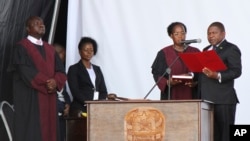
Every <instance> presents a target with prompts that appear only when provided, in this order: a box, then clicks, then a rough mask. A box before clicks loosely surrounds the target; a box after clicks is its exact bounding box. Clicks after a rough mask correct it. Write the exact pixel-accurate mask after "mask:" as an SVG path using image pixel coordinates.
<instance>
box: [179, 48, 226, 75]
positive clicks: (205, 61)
mask: <svg viewBox="0 0 250 141" xmlns="http://www.w3.org/2000/svg"><path fill="white" fill-rule="evenodd" d="M179 55H180V58H181V59H182V61H183V62H184V63H185V64H186V66H187V67H188V68H189V70H190V71H192V72H202V69H203V68H204V67H207V68H209V69H211V70H212V71H223V70H226V69H227V67H226V65H225V64H224V63H223V61H222V60H221V58H220V57H219V56H218V55H217V53H216V52H215V51H214V50H210V51H204V52H198V53H180V54H179Z"/></svg>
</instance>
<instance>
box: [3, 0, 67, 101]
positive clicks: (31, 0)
mask: <svg viewBox="0 0 250 141" xmlns="http://www.w3.org/2000/svg"><path fill="white" fill-rule="evenodd" d="M65 2H66V1H65V0H62V2H61V3H63V4H65ZM54 4H55V0H0V101H3V100H6V101H8V102H10V103H11V104H12V103H13V101H12V99H13V96H12V74H11V73H9V72H8V65H9V62H10V59H11V58H10V56H11V52H12V49H13V46H14V45H15V44H16V42H18V41H19V40H21V39H22V38H24V37H26V36H27V34H26V31H25V21H26V19H27V18H28V17H29V16H34V15H35V16H40V17H41V18H42V19H43V20H44V23H45V26H46V34H45V36H44V38H43V39H44V40H45V41H47V40H48V37H49V31H50V26H51V20H52V16H53V10H54ZM61 9H62V10H63V8H61ZM66 9H67V8H66ZM64 11H65V10H64ZM64 18H65V17H64ZM62 23H66V20H65V21H64V22H61V24H62ZM62 25H63V24H62ZM65 27H66V26H65ZM64 30H65V31H66V28H65V29H64ZM65 31H64V34H63V33H61V34H59V35H61V36H62V38H60V37H57V38H59V39H61V40H63V38H65V39H66V37H64V36H63V35H65ZM61 32H63V31H61ZM58 42H61V43H62V44H65V43H64V42H63V41H58Z"/></svg>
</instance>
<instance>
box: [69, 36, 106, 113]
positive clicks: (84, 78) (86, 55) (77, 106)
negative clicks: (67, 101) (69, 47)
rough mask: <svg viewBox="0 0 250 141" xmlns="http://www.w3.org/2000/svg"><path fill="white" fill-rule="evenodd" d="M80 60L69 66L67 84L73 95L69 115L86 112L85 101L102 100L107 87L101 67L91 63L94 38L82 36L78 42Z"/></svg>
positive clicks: (95, 50) (93, 51)
mask: <svg viewBox="0 0 250 141" xmlns="http://www.w3.org/2000/svg"><path fill="white" fill-rule="evenodd" d="M78 50H79V54H80V56H81V60H80V61H79V62H78V63H76V64H74V65H71V66H70V67H69V70H68V84H69V88H70V91H71V93H72V96H73V102H72V103H71V106H70V115H71V116H78V117H79V114H81V113H82V112H87V110H86V105H85V101H91V100H103V99H106V96H107V88H106V84H105V81H104V77H103V74H102V71H101V68H100V67H99V66H97V65H94V64H92V63H91V58H92V57H93V56H94V55H95V54H96V53H97V43H96V41H95V40H94V39H92V38H89V37H83V38H82V39H81V40H80V42H79V44H78Z"/></svg>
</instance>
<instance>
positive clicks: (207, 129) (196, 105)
mask: <svg viewBox="0 0 250 141" xmlns="http://www.w3.org/2000/svg"><path fill="white" fill-rule="evenodd" d="M87 110H88V118H87V131H88V132H87V140H88V141H213V104H211V103H208V102H204V101H200V100H185V101H182V100H166V101H165V100H157V101H149V100H130V101H88V102H87Z"/></svg>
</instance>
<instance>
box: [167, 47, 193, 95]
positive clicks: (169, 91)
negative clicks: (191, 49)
mask: <svg viewBox="0 0 250 141" xmlns="http://www.w3.org/2000/svg"><path fill="white" fill-rule="evenodd" d="M183 45H184V49H183V52H185V51H186V49H187V47H188V43H184V44H183ZM179 58H180V56H179V55H178V56H177V57H176V58H175V60H174V61H173V62H172V63H171V64H170V65H169V66H168V68H167V73H168V100H170V97H171V85H170V77H171V67H172V66H173V65H174V64H175V62H176V61H177V60H178V59H179Z"/></svg>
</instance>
